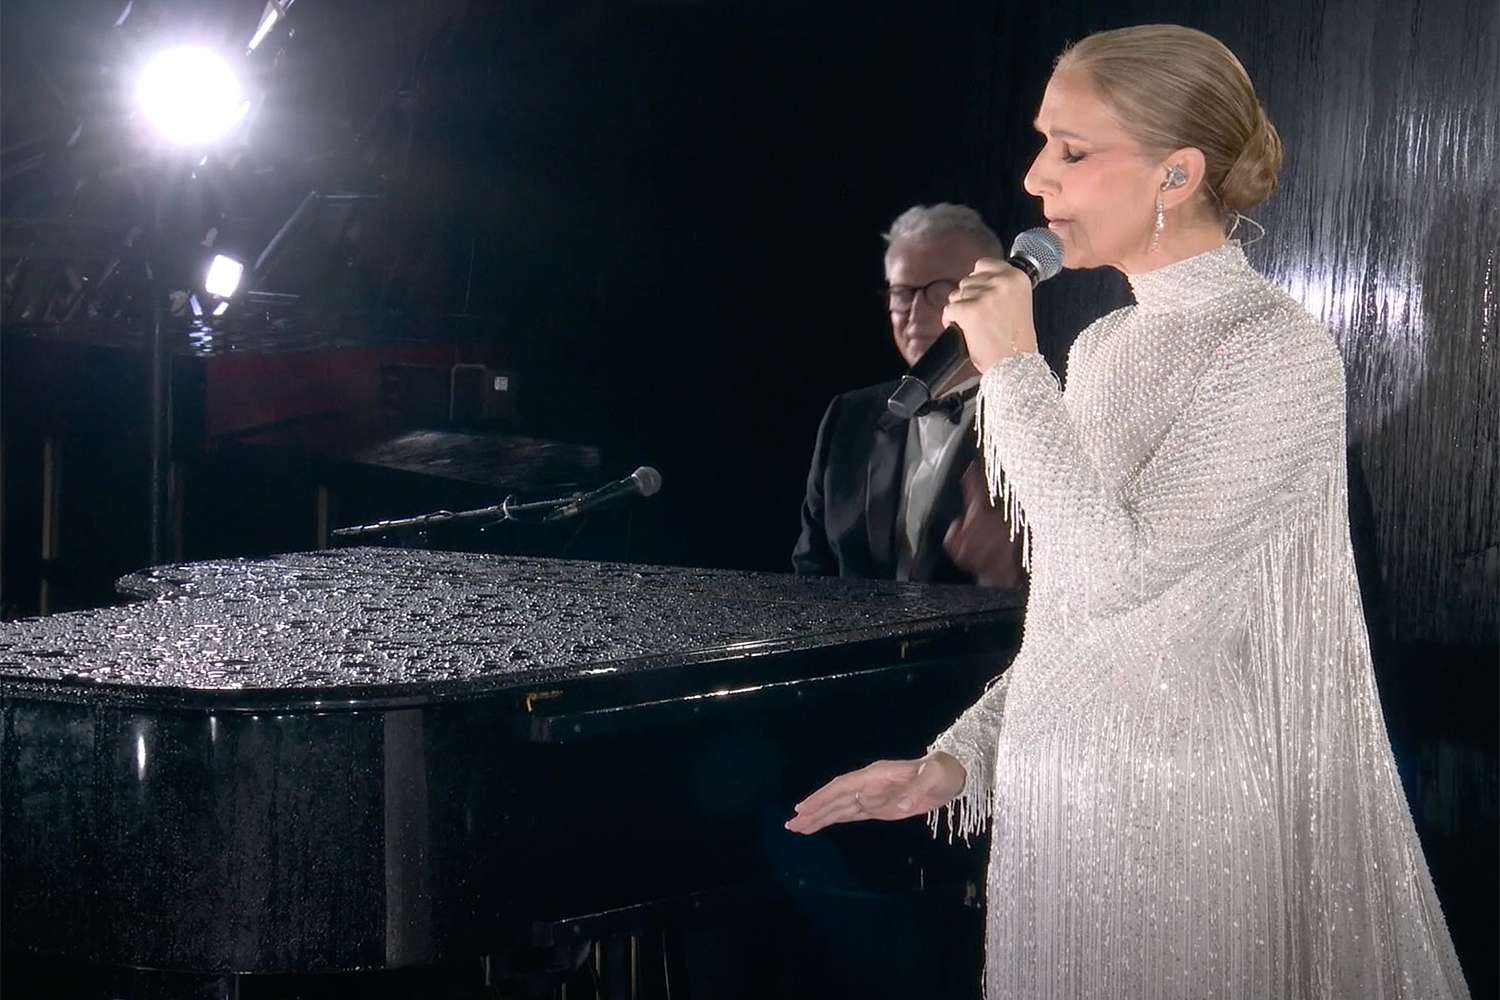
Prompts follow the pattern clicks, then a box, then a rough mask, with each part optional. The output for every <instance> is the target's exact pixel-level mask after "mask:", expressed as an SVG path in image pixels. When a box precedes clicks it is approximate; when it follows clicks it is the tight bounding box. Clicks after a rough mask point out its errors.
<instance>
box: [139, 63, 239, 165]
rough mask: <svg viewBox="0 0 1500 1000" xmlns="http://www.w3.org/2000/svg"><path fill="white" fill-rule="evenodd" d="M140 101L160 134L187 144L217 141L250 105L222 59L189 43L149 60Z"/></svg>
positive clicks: (141, 87) (181, 143)
mask: <svg viewBox="0 0 1500 1000" xmlns="http://www.w3.org/2000/svg"><path fill="white" fill-rule="evenodd" d="M136 102H137V104H138V105H139V106H140V109H141V112H142V113H143V114H144V115H145V116H146V119H147V120H148V121H150V122H151V124H152V125H153V126H155V127H156V129H157V131H158V132H160V133H161V134H162V135H163V136H164V137H165V138H166V139H167V140H168V141H169V142H173V143H176V144H178V145H184V146H196V145H202V144H204V143H209V142H213V141H214V140H215V139H217V138H219V137H220V136H222V135H223V134H224V133H225V132H227V131H229V130H230V129H231V128H233V127H234V125H235V123H236V122H238V121H239V120H240V118H241V117H243V116H244V114H245V112H246V111H247V110H249V107H250V105H249V102H248V101H245V100H243V99H242V98H241V96H240V82H239V80H238V79H236V78H235V75H234V71H233V70H231V69H230V68H229V64H228V63H227V62H225V61H224V59H223V57H221V56H219V55H218V54H217V53H215V52H212V51H210V50H209V49H205V48H200V47H198V46H191V45H189V46H183V47H181V48H175V49H168V50H166V51H165V52H161V53H159V54H158V55H157V56H156V57H155V58H153V59H152V60H151V61H150V62H149V63H147V64H146V69H145V71H144V72H143V73H142V74H141V80H140V86H139V87H138V89H137V90H136Z"/></svg>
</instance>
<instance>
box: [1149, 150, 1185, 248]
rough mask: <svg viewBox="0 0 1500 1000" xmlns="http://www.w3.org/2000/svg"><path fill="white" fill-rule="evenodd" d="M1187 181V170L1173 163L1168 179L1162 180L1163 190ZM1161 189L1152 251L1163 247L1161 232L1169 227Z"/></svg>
mask: <svg viewBox="0 0 1500 1000" xmlns="http://www.w3.org/2000/svg"><path fill="white" fill-rule="evenodd" d="M1186 183H1187V171H1185V170H1183V169H1182V167H1181V166H1179V165H1178V164H1175V163H1174V164H1173V165H1172V166H1171V167H1170V168H1169V169H1168V170H1167V178H1166V180H1164V181H1162V182H1161V191H1170V190H1172V189H1173V188H1180V187H1182V186H1183V185H1184V184H1186ZM1161 191H1158V192H1157V193H1156V224H1155V225H1154V226H1152V227H1151V253H1155V252H1156V251H1158V250H1160V249H1161V233H1162V230H1163V229H1166V228H1167V212H1166V206H1165V205H1163V204H1162V200H1161Z"/></svg>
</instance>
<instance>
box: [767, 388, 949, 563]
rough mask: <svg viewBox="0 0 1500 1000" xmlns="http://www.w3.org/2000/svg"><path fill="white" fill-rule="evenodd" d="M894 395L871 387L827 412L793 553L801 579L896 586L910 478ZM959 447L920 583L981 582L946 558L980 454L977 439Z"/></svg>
mask: <svg viewBox="0 0 1500 1000" xmlns="http://www.w3.org/2000/svg"><path fill="white" fill-rule="evenodd" d="M895 388H896V383H895V382H883V383H881V384H880V385H872V386H866V387H865V388H863V389H855V390H854V391H852V392H846V393H844V394H843V395H841V396H835V397H834V399H833V402H832V403H830V404H828V412H827V413H825V414H824V415H823V423H822V425H821V426H820V427H819V428H818V442H817V445H816V446H815V447H814V449H813V458H812V468H811V469H810V470H809V471H808V474H807V496H806V498H805V499H804V500H803V502H802V536H801V537H800V538H798V539H797V547H796V548H795V549H794V550H793V551H792V568H793V569H794V570H795V571H796V572H797V573H801V574H808V575H820V576H850V577H864V578H868V579H886V580H891V579H895V576H896V508H897V505H898V504H899V502H900V497H901V487H902V480H903V479H904V477H905V472H906V435H907V422H906V421H905V420H901V419H899V418H898V417H895V416H892V415H891V413H890V411H889V410H887V409H886V405H885V403H886V400H887V399H889V398H890V395H891V392H892V391H894V390H895ZM955 447H956V449H957V450H956V451H955V453H954V455H953V461H952V462H951V463H950V464H949V466H948V469H947V472H946V474H945V476H944V479H943V481H942V483H941V484H940V485H939V487H938V492H937V496H936V497H934V498H933V504H932V512H931V514H930V515H928V518H927V523H926V524H925V525H923V526H922V535H921V544H920V545H919V546H918V550H917V552H916V554H915V558H914V561H913V563H912V567H911V578H912V579H913V580H922V581H928V582H934V583H973V582H974V578H973V577H972V576H970V575H969V574H967V573H965V572H964V571H963V570H961V569H959V568H958V567H957V566H955V565H954V564H953V561H952V560H951V559H949V558H948V554H947V553H946V552H945V551H943V536H944V535H945V534H947V531H948V527H949V525H951V524H952V523H953V522H954V521H956V520H958V519H959V518H961V517H962V516H963V512H964V505H963V492H962V489H961V488H960V485H959V484H960V481H961V480H962V478H963V474H964V470H965V469H967V468H968V467H969V465H970V464H971V463H972V462H973V461H974V459H975V457H976V455H977V454H978V448H977V446H976V444H975V441H974V435H973V434H972V433H968V434H964V435H963V436H962V438H961V439H960V440H959V442H958V444H957V445H956V446H955Z"/></svg>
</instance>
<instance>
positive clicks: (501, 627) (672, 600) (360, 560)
mask: <svg viewBox="0 0 1500 1000" xmlns="http://www.w3.org/2000/svg"><path fill="white" fill-rule="evenodd" d="M119 588H120V589H121V590H122V591H123V592H125V593H127V594H131V595H134V596H137V597H141V598H144V599H145V600H144V601H141V602H138V603H134V604H128V605H123V606H119V607H111V608H102V609H97V610H93V611H83V612H75V613H71V614H61V615H54V616H52V617H48V618H36V619H28V620H23V621H19V622H13V623H11V624H9V625H7V626H6V627H5V629H4V630H3V631H0V693H8V694H22V693H25V694H29V695H31V696H37V695H40V696H43V697H46V696H55V697H61V698H73V697H79V696H87V697H92V698H97V697H101V696H109V695H110V694H114V695H117V696H121V697H128V698H129V699H130V700H133V701H145V702H149V703H169V704H176V705H180V706H183V707H194V706H198V707H205V708H211V707H227V706H228V705H231V704H234V705H239V704H244V705H249V704H256V703H263V702H265V701H266V699H268V698H269V699H270V700H273V701H276V702H277V703H281V704H287V705H293V704H295V705H299V706H301V707H318V706H319V705H320V704H326V705H327V706H328V707H329V708H333V707H335V706H334V704H332V703H333V702H338V701H341V700H344V699H352V700H344V701H343V706H344V707H353V704H354V701H360V702H368V701H369V700H370V699H376V700H379V699H393V698H394V699H400V700H406V699H418V700H420V699H428V698H432V697H441V696H454V695H458V696H463V695H471V694H477V693H484V692H493V691H500V690H505V689H508V688H516V689H521V688H528V687H535V686H536V685H538V684H539V683H549V684H550V683H560V682H566V681H570V680H581V679H587V678H591V677H600V676H604V675H611V676H614V677H620V676H621V675H628V674H631V673H639V672H641V671H648V670H653V669H657V668H660V667H663V666H673V665H679V664H684V663H689V662H695V661H703V660H711V659H712V660H724V659H728V658H739V657H750V656H766V655H770V654H776V653H783V652H806V651H816V650H819V649H832V648H838V647H847V646H849V645H850V644H851V643H859V642H868V641H872V640H884V641H891V640H898V641H899V640H902V639H909V638H918V637H921V636H924V635H931V634H935V633H944V632H951V631H952V630H953V628H954V627H955V626H962V625H964V624H965V623H970V624H975V625H983V626H985V627H987V628H988V627H993V626H994V625H995V624H996V623H999V622H1018V621H1019V617H1020V610H1021V606H1020V602H1019V599H1018V598H1017V597H1016V596H1015V595H1012V594H1009V593H1006V592H1002V591H994V590H987V589H983V588H977V587H963V586H951V585H931V584H910V583H893V582H882V581H854V580H838V579H827V578H799V577H792V576H789V575H784V574H773V573H747V572H738V571H730V570H715V569H688V568H669V567H660V566H643V565H629V564H620V563H596V562H575V561H564V560H554V559H530V558H520V557H514V556H494V555H480V554H473V553H456V552H434V551H425V550H412V549H381V548H352V549H339V550H331V551H324V552H306V553H295V554H291V555H284V556H279V557H276V558H272V559H266V560H258V561H250V560H221V561H212V562H200V563H187V564H181V565H168V566H160V567H156V568H154V569H149V570H144V571H141V572H139V573H135V574H132V575H130V576H127V577H124V578H123V579H121V580H120V581H119ZM257 694H258V695H260V696H262V697H259V698H257V697H248V698H247V696H254V695H257Z"/></svg>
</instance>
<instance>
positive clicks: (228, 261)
mask: <svg viewBox="0 0 1500 1000" xmlns="http://www.w3.org/2000/svg"><path fill="white" fill-rule="evenodd" d="M244 273H245V265H244V264H242V263H240V262H239V261H237V260H235V259H234V258H233V257H226V256H224V255H223V254H221V253H220V254H214V259H213V262H212V263H210V264H209V265H208V274H207V275H206V276H205V277H204V279H203V290H204V291H206V292H208V294H210V295H217V296H218V297H219V298H221V299H227V298H229V297H230V296H231V295H233V294H234V290H235V289H236V288H238V287H240V276H241V275H242V274H244ZM215 315H217V313H216V314H215Z"/></svg>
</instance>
